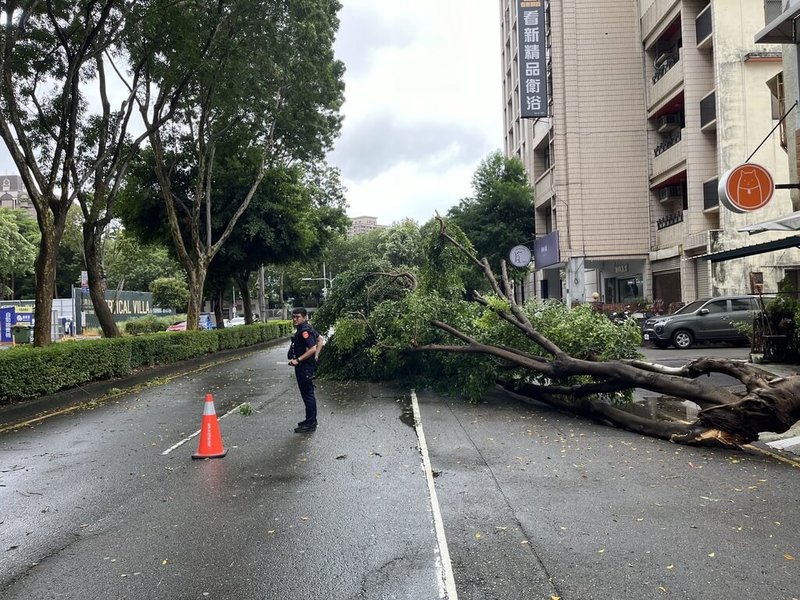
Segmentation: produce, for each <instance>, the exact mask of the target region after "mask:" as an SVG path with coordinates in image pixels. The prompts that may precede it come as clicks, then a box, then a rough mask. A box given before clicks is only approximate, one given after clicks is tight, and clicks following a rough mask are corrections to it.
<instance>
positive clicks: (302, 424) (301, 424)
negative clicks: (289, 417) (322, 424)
mask: <svg viewBox="0 0 800 600" xmlns="http://www.w3.org/2000/svg"><path fill="white" fill-rule="evenodd" d="M297 426H298V427H316V426H317V422H316V421H300V422H299V423H298V424H297Z"/></svg>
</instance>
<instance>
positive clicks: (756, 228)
mask: <svg viewBox="0 0 800 600" xmlns="http://www.w3.org/2000/svg"><path fill="white" fill-rule="evenodd" d="M798 229H800V211H797V212H794V213H792V214H790V215H786V216H785V217H781V218H780V219H773V220H772V221H764V222H763V223H755V224H754V225H747V226H745V227H741V228H740V229H739V231H740V232H742V233H749V234H751V235H752V234H754V233H761V232H762V231H797V230H798Z"/></svg>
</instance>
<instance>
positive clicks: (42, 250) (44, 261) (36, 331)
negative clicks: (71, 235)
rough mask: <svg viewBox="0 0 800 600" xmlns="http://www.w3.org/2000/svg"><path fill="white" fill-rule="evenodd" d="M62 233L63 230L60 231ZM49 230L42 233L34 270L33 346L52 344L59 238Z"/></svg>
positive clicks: (54, 232)
mask: <svg viewBox="0 0 800 600" xmlns="http://www.w3.org/2000/svg"><path fill="white" fill-rule="evenodd" d="M62 232H63V229H62ZM56 234H57V232H56V231H53V230H50V231H46V232H43V233H42V239H41V241H40V242H39V254H38V256H37V257H36V263H35V265H34V270H35V274H36V307H35V308H34V313H33V315H34V324H33V345H34V346H47V345H49V344H50V343H52V341H53V338H52V335H51V333H50V328H51V324H52V323H51V319H52V310H53V294H54V293H55V286H56V255H57V254H58V243H59V241H60V236H58V235H56Z"/></svg>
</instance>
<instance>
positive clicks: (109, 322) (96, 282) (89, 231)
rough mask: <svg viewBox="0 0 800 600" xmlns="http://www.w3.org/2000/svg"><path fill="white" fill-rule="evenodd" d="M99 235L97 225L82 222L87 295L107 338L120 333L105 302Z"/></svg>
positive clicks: (117, 335) (118, 335)
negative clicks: (87, 279)
mask: <svg viewBox="0 0 800 600" xmlns="http://www.w3.org/2000/svg"><path fill="white" fill-rule="evenodd" d="M100 236H101V233H100V232H99V231H97V227H96V226H94V225H93V224H92V223H89V222H86V223H84V224H83V248H84V255H85V257H84V259H85V261H86V272H87V274H88V276H89V297H90V298H91V299H92V306H93V307H94V314H95V315H96V316H97V320H98V322H99V323H100V329H102V331H103V336H104V337H107V338H114V337H120V335H122V334H121V333H120V331H119V327H117V323H116V321H114V314H113V312H112V311H111V309H110V308H109V306H108V303H107V302H106V295H105V282H104V278H103V273H102V268H101V266H100V243H101V240H100Z"/></svg>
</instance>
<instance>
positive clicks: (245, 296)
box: [236, 273, 253, 325]
mask: <svg viewBox="0 0 800 600" xmlns="http://www.w3.org/2000/svg"><path fill="white" fill-rule="evenodd" d="M236 286H237V287H238V288H239V295H240V296H241V297H242V310H243V311H244V322H245V323H247V324H248V325H250V324H251V323H252V322H253V303H252V302H251V301H250V273H239V274H238V275H236Z"/></svg>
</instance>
